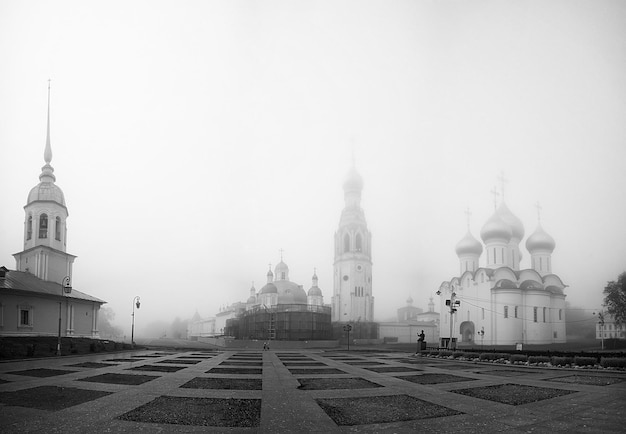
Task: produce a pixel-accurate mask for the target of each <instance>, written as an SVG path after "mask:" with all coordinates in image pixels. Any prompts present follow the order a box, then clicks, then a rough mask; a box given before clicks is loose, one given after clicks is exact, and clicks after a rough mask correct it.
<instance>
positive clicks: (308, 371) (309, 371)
mask: <svg viewBox="0 0 626 434" xmlns="http://www.w3.org/2000/svg"><path fill="white" fill-rule="evenodd" d="M289 372H291V373H292V374H294V375H302V374H303V375H309V374H311V375H312V374H347V372H346V371H342V370H341V369H337V368H290V369H289Z"/></svg>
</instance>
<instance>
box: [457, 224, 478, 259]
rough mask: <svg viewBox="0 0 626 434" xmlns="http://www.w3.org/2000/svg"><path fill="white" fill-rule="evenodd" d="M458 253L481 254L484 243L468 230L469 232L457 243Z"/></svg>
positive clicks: (459, 254)
mask: <svg viewBox="0 0 626 434" xmlns="http://www.w3.org/2000/svg"><path fill="white" fill-rule="evenodd" d="M455 250H456V254H457V255H458V256H462V255H477V256H480V255H481V254H482V253H483V245H482V244H480V241H478V240H477V239H476V238H474V236H473V235H472V234H471V233H470V231H469V230H468V231H467V234H465V236H464V237H463V238H462V239H461V241H459V242H458V243H457V244H456V249H455Z"/></svg>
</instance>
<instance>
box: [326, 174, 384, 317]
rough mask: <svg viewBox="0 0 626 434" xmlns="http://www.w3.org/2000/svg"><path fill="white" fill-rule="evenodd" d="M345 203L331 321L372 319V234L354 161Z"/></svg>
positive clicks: (337, 243)
mask: <svg viewBox="0 0 626 434" xmlns="http://www.w3.org/2000/svg"><path fill="white" fill-rule="evenodd" d="M343 190H344V200H345V207H344V209H343V211H342V213H341V219H340V221H339V228H338V229H337V232H335V262H334V275H333V297H332V321H333V322H371V321H373V320H374V297H373V296H372V250H371V246H372V234H371V233H370V231H369V230H368V229H367V223H366V221H365V214H364V212H363V209H362V208H361V191H362V190H363V178H361V175H359V173H358V172H357V171H356V168H355V167H354V164H353V165H352V168H351V169H350V172H349V173H348V176H347V177H346V181H345V182H344V184H343Z"/></svg>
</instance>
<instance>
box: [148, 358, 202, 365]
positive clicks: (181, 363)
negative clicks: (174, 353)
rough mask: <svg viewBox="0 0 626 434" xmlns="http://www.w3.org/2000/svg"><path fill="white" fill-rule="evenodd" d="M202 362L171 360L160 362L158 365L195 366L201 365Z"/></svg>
mask: <svg viewBox="0 0 626 434" xmlns="http://www.w3.org/2000/svg"><path fill="white" fill-rule="evenodd" d="M200 362H201V360H180V359H173V360H172V359H169V360H159V361H158V362H157V363H169V364H173V365H195V364H197V363H200Z"/></svg>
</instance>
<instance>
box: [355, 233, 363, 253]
mask: <svg viewBox="0 0 626 434" xmlns="http://www.w3.org/2000/svg"><path fill="white" fill-rule="evenodd" d="M361 250H363V238H362V237H361V234H356V251H357V252H360V251H361Z"/></svg>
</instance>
